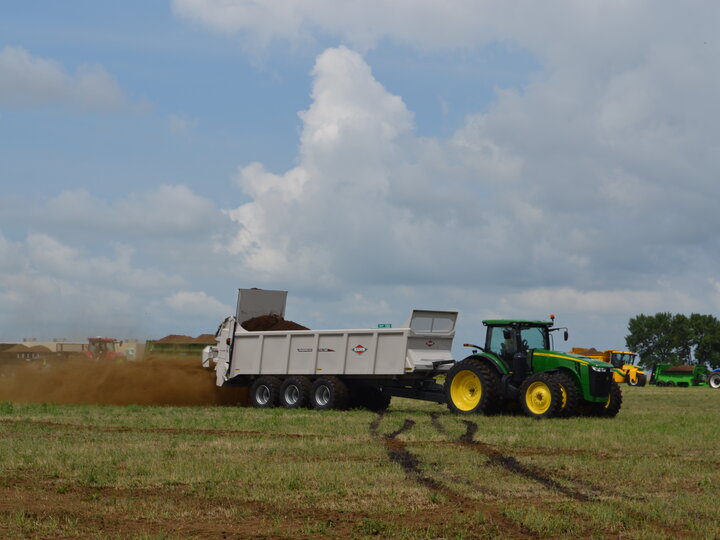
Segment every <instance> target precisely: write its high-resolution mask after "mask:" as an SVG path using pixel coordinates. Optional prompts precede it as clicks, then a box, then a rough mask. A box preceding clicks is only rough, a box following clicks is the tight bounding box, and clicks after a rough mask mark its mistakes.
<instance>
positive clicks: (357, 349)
mask: <svg viewBox="0 0 720 540" xmlns="http://www.w3.org/2000/svg"><path fill="white" fill-rule="evenodd" d="M352 351H353V352H356V353H358V354H362V353H364V352H365V351H367V349H366V348H365V347H363V346H362V345H357V346H355V347H353V348H352Z"/></svg>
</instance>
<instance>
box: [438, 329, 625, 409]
mask: <svg viewBox="0 0 720 540" xmlns="http://www.w3.org/2000/svg"><path fill="white" fill-rule="evenodd" d="M550 319H551V320H550V321H523V320H492V321H483V324H484V325H485V326H486V327H487V334H486V337H485V346H484V347H480V346H478V345H473V344H465V346H466V347H472V348H474V349H475V350H473V352H472V354H471V355H470V356H468V357H467V358H465V359H464V360H461V361H460V362H457V363H456V364H455V365H454V366H453V367H452V368H451V369H450V371H448V374H447V377H446V379H445V397H446V400H447V404H448V407H449V408H450V409H451V410H452V411H455V412H458V413H461V414H469V413H486V414H490V413H495V412H500V411H502V410H505V409H508V408H511V407H512V406H513V404H515V403H518V402H519V404H520V407H521V408H522V410H523V411H524V412H525V414H526V415H528V416H531V417H533V418H549V417H552V416H563V417H568V416H573V415H576V414H581V413H583V414H588V415H592V416H606V417H613V416H615V415H616V414H617V413H618V411H619V410H620V407H621V405H622V392H621V391H620V386H618V384H617V383H616V382H615V381H614V380H613V375H612V370H613V367H612V366H611V365H608V364H607V363H606V362H602V361H600V360H594V359H592V358H587V357H585V356H580V355H577V354H572V353H566V352H559V351H555V350H553V347H552V337H553V336H552V334H553V332H556V331H559V330H563V331H564V332H563V335H564V339H565V341H567V338H568V331H567V328H553V325H554V323H555V316H554V315H551V316H550Z"/></svg>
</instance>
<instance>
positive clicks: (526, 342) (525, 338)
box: [520, 326, 550, 349]
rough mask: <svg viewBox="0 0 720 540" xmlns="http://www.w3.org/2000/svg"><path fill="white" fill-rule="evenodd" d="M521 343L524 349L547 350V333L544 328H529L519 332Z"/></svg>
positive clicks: (548, 346) (548, 345)
mask: <svg viewBox="0 0 720 540" xmlns="http://www.w3.org/2000/svg"><path fill="white" fill-rule="evenodd" d="M520 337H521V338H522V343H523V346H524V348H526V349H549V348H550V344H549V343H548V331H547V328H546V327H544V326H531V327H530V328H523V329H521V331H520Z"/></svg>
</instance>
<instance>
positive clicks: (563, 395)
mask: <svg viewBox="0 0 720 540" xmlns="http://www.w3.org/2000/svg"><path fill="white" fill-rule="evenodd" d="M560 397H561V398H562V399H561V400H560V410H561V411H562V410H563V409H564V408H565V405H567V392H566V391H565V387H564V386H563V385H562V384H561V385H560Z"/></svg>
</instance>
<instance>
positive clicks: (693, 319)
mask: <svg viewBox="0 0 720 540" xmlns="http://www.w3.org/2000/svg"><path fill="white" fill-rule="evenodd" d="M690 326H691V328H692V336H693V341H692V346H693V347H694V351H693V354H694V356H695V361H696V362H697V363H698V364H708V365H710V366H712V367H720V321H718V320H717V319H716V318H715V317H713V316H712V315H700V314H698V313H693V314H692V315H690Z"/></svg>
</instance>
